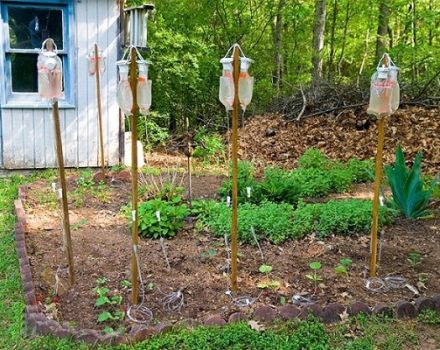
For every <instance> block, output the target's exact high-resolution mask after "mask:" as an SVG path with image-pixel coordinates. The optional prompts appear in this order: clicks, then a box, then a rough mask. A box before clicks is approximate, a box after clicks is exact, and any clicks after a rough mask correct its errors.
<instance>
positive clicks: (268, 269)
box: [259, 264, 272, 275]
mask: <svg viewBox="0 0 440 350" xmlns="http://www.w3.org/2000/svg"><path fill="white" fill-rule="evenodd" d="M259 271H260V272H261V273H265V274H266V275H269V273H270V272H272V266H270V265H266V264H263V265H261V266H260V268H259Z"/></svg>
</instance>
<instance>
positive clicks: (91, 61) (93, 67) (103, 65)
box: [87, 50, 106, 75]
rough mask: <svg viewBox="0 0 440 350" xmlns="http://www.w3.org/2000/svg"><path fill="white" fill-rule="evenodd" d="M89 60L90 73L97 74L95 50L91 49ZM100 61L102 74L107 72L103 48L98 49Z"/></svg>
mask: <svg viewBox="0 0 440 350" xmlns="http://www.w3.org/2000/svg"><path fill="white" fill-rule="evenodd" d="M87 60H88V61H89V65H88V67H89V75H95V73H96V64H95V50H92V51H90V53H89V54H88V55H87ZM98 63H99V72H100V73H101V74H102V73H104V72H105V68H106V63H105V57H104V54H103V52H102V50H98Z"/></svg>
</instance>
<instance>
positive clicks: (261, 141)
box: [239, 107, 440, 174]
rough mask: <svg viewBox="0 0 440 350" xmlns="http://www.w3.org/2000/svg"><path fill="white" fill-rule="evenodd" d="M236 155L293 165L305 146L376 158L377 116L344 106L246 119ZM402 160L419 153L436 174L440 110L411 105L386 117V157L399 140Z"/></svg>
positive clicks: (334, 155)
mask: <svg viewBox="0 0 440 350" xmlns="http://www.w3.org/2000/svg"><path fill="white" fill-rule="evenodd" d="M239 135H240V136H239V137H240V140H239V148H240V151H239V153H240V159H247V160H252V161H254V162H255V164H256V165H257V166H261V167H263V166H283V167H285V168H293V167H295V166H296V163H297V159H298V157H300V156H301V155H302V154H303V153H304V151H305V150H306V149H307V148H309V147H315V148H319V149H320V150H322V151H323V152H324V153H325V154H326V155H327V156H329V157H330V158H332V159H338V160H343V161H346V160H348V159H349V158H350V157H354V156H355V157H358V158H360V159H368V158H374V157H375V154H376V145H377V123H376V119H375V118H374V117H372V116H368V115H367V114H366V113H365V111H362V112H361V113H357V114H356V113H355V112H354V111H353V110H345V111H343V112H341V113H339V114H333V115H326V116H317V117H311V118H306V119H303V120H300V121H299V122H291V121H287V120H286V119H285V118H283V117H282V116H281V115H278V114H265V115H261V116H256V117H254V118H252V119H250V120H249V121H248V122H247V123H246V125H245V126H244V127H243V128H241V129H240V131H239ZM399 143H400V144H401V145H402V147H403V149H404V151H405V155H406V159H408V160H413V159H414V157H415V155H416V153H417V152H418V151H422V152H423V155H424V156H423V166H424V170H425V171H427V172H429V173H431V174H436V173H438V172H439V169H440V109H439V108H437V109H424V108H420V107H409V108H405V109H400V110H398V111H397V112H396V113H395V114H394V115H392V116H391V117H389V118H388V123H387V127H386V135H385V148H384V161H385V163H388V164H390V163H392V162H393V161H394V154H395V150H396V146H397V144H399Z"/></svg>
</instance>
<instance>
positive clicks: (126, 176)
mask: <svg viewBox="0 0 440 350" xmlns="http://www.w3.org/2000/svg"><path fill="white" fill-rule="evenodd" d="M116 179H117V180H119V181H122V182H130V181H131V174H130V172H129V171H128V170H121V171H120V172H119V173H118V175H116Z"/></svg>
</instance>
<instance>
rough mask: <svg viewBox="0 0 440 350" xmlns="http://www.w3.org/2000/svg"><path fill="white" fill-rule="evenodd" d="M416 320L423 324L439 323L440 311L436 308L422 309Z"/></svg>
mask: <svg viewBox="0 0 440 350" xmlns="http://www.w3.org/2000/svg"><path fill="white" fill-rule="evenodd" d="M417 321H419V322H421V323H423V324H429V325H440V313H438V311H436V310H431V309H427V310H423V311H422V312H420V313H419V315H418V316H417Z"/></svg>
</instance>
